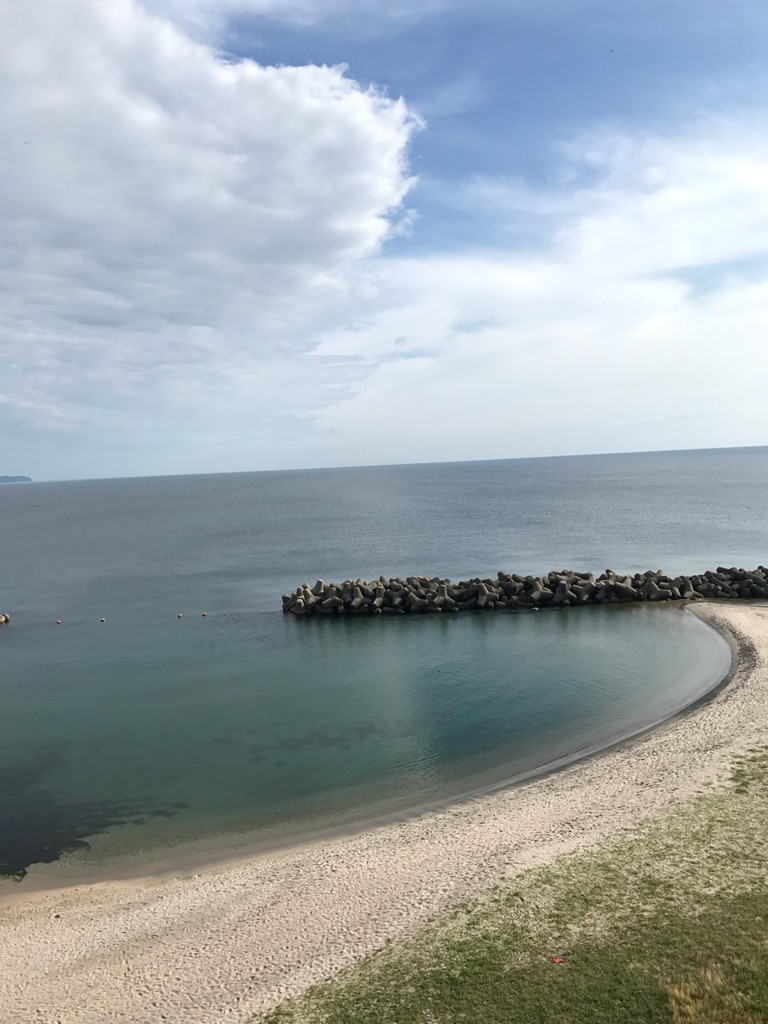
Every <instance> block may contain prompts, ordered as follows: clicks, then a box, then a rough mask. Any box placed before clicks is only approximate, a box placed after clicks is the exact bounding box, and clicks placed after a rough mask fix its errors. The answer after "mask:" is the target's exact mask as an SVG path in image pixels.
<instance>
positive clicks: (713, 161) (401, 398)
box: [314, 124, 768, 462]
mask: <svg viewBox="0 0 768 1024" xmlns="http://www.w3.org/2000/svg"><path fill="white" fill-rule="evenodd" d="M752 127H753V126H750V125H747V124H742V125H741V126H740V128H741V130H740V131H738V132H736V131H732V130H729V131H727V132H724V133H721V134H719V133H718V131H717V126H714V128H713V126H712V125H711V124H710V125H699V126H698V128H697V129H695V130H694V131H693V132H692V134H691V136H690V137H689V138H684V139H675V140H662V139H658V138H640V139H630V138H617V137H613V138H611V137H609V136H607V135H605V134H604V133H601V134H600V135H598V136H594V137H591V138H588V139H583V140H581V143H580V144H579V145H574V146H573V147H571V149H570V152H569V159H570V160H571V161H572V162H574V164H575V165H576V166H575V168H574V169H575V171H577V172H578V171H579V165H581V164H583V162H584V161H587V162H588V163H589V165H590V167H591V169H592V172H593V176H594V173H597V174H598V175H599V181H598V182H597V183H595V184H593V185H592V186H591V187H590V188H588V189H587V188H582V189H577V190H574V191H573V192H571V193H568V192H567V190H565V191H564V190H563V189H562V188H558V189H555V190H554V191H553V192H548V191H544V192H543V193H542V194H536V193H533V194H532V195H531V196H530V202H526V198H525V197H526V190H525V189H523V188H521V187H520V185H519V184H516V183H511V185H510V195H509V197H508V202H507V203H506V205H505V204H504V203H503V202H499V204H498V208H499V215H500V216H502V215H503V211H504V210H505V209H506V210H507V211H508V212H509V211H513V212H514V211H517V210H520V209H523V210H524V212H526V213H528V212H532V213H533V215H535V216H539V217H541V221H540V224H539V227H540V230H541V241H542V242H543V243H544V244H540V245H535V246H533V247H531V249H530V250H529V251H527V252H517V253H515V254H514V255H510V254H509V253H503V252H498V251H497V252H494V253H484V254H474V255H473V254H462V255H460V256H445V255H443V256H434V257H432V258H426V259H421V260H396V261H379V263H378V265H377V271H376V274H375V276H372V277H371V279H370V281H369V287H371V288H372V289H373V294H374V297H373V298H372V299H371V300H369V305H368V308H367V309H366V310H365V312H362V311H358V314H357V315H358V325H357V329H355V330H345V331H337V332H331V333H329V334H326V335H325V336H324V337H323V338H321V339H320V340H319V344H318V348H317V350H316V354H317V356H318V358H319V359H321V360H324V359H332V358H333V357H334V356H337V355H339V354H343V355H345V356H346V357H347V359H348V360H351V362H352V365H351V367H350V369H349V370H348V374H349V378H348V379H349V391H348V394H347V395H346V396H344V397H341V398H340V396H336V399H335V400H334V401H332V402H329V403H328V404H327V405H326V406H325V407H324V408H323V409H322V410H320V411H319V412H318V413H316V414H315V416H314V422H315V424H316V425H317V426H318V427H320V428H322V429H323V430H324V431H326V432H327V435H326V446H327V450H328V451H329V452H331V453H334V452H335V449H337V447H338V448H342V447H343V450H344V451H345V452H346V453H347V457H348V458H349V459H350V461H372V462H376V461H398V459H403V458H407V459H408V460H409V461H413V460H418V459H421V458H427V459H451V458H473V457H474V458H483V457H485V458H490V457H504V456H511V455H526V454H555V453H558V452H578V451H587V450H593V451H601V450H627V449H632V448H644V447H649V448H654V447H686V446H692V447H696V446H706V445H713V446H717V445H722V444H740V443H743V444H750V443H752V444H757V443H763V442H764V438H765V436H766V430H768V411H766V406H765V403H764V401H763V399H762V397H761V394H760V389H759V388H758V389H756V388H755V383H756V382H757V381H765V380H768V346H766V345H765V338H766V337H767V336H768V145H766V143H765V140H764V137H763V135H762V134H761V133H760V132H759V131H757V130H751V128H752ZM736 137H738V140H739V141H738V143H737V142H736V141H735V138H736ZM574 177H576V178H581V177H582V175H581V174H580V173H576V174H575V175H574ZM501 189H503V183H502V184H499V185H498V186H497V198H498V199H499V200H500V199H501V198H502V197H501V195H500V194H499V190H501ZM481 193H482V194H481V195H480V197H479V203H480V204H481V205H486V204H487V202H488V188H487V187H486V185H485V184H483V185H482V187H481ZM553 210H559V212H560V217H559V219H558V220H557V221H556V222H555V223H554V225H553V223H552V211H553ZM697 279H700V281H701V282H703V285H704V286H702V287H696V284H695V282H696V280H697ZM379 353H381V354H382V355H383V358H375V357H376V355H377V354H379ZM355 358H356V359H357V360H358V363H357V365H356V366H355V363H354V360H355ZM337 439H338V440H337ZM350 446H352V450H351V449H350Z"/></svg>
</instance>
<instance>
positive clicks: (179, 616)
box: [176, 612, 184, 619]
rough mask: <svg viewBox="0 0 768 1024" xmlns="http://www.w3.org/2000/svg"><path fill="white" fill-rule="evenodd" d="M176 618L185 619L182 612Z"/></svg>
mask: <svg viewBox="0 0 768 1024" xmlns="http://www.w3.org/2000/svg"><path fill="white" fill-rule="evenodd" d="M176 618H177V619H183V618H184V616H183V615H182V614H181V612H179V614H178V615H177V616H176Z"/></svg>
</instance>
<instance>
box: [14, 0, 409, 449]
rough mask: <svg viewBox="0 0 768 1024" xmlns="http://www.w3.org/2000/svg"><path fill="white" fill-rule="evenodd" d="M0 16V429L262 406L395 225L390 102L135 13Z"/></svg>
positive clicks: (90, 5)
mask: <svg viewBox="0 0 768 1024" xmlns="http://www.w3.org/2000/svg"><path fill="white" fill-rule="evenodd" d="M2 3H3V6H4V7H5V9H6V12H7V14H9V15H12V17H8V18H7V19H4V22H5V26H6V27H5V32H4V36H3V40H2V43H1V44H0V45H1V46H2V51H3V54H2V56H3V59H2V62H0V88H1V89H2V93H3V96H4V97H5V101H4V103H3V105H2V107H1V108H0V146H1V147H2V164H3V176H2V186H0V230H1V231H2V237H3V255H2V257H1V258H0V259H1V262H0V283H1V286H2V288H3V292H4V295H5V300H4V303H3V306H2V312H0V362H1V363H2V365H4V366H6V367H7V366H9V365H11V364H13V365H14V366H15V369H14V370H13V372H12V373H10V374H7V375H6V376H5V386H4V387H3V388H2V398H1V399H0V401H1V403H2V405H1V408H2V413H1V415H2V416H3V423H4V425H6V426H7V425H9V424H13V423H16V424H21V425H29V424H30V423H31V422H34V424H36V425H37V426H39V427H45V426H46V425H52V426H61V425H64V424H66V423H68V422H69V423H74V424H75V425H92V426H102V427H103V426H105V425H109V424H111V425H112V426H114V425H115V423H119V424H121V425H124V424H125V422H126V421H127V420H129V419H132V420H133V423H134V429H138V428H137V427H136V423H135V421H136V418H137V414H138V413H140V412H145V413H153V411H154V410H156V409H158V408H160V407H166V406H167V407H169V408H173V407H178V408H179V409H188V408H189V407H193V408H199V409H200V412H201V414H202V415H206V414H207V415H209V416H215V417H216V416H222V417H224V418H226V415H227V411H228V409H230V408H231V404H230V403H231V400H235V401H236V403H239V405H238V411H239V413H240V414H242V412H243V410H244V408H247V407H248V403H255V402H259V403H261V404H263V406H264V407H265V408H268V407H269V405H270V402H272V403H274V402H276V401H277V398H276V397H275V394H274V393H273V392H274V390H275V388H277V389H278V390H279V388H278V385H277V384H275V385H274V386H273V384H272V382H273V381H280V380H282V379H284V377H285V376H286V374H285V371H284V370H283V369H282V367H284V366H286V365H288V364H289V363H290V361H291V359H292V355H291V353H292V352H293V351H294V349H295V346H296V345H297V338H298V337H300V335H301V332H302V331H303V330H305V329H306V325H307V323H308V322H310V321H311V322H313V323H315V322H317V320H318V319H321V318H322V316H323V314H324V310H325V309H326V308H327V307H328V305H329V304H332V303H333V302H335V301H337V300H338V297H339V296H340V295H343V294H344V290H345V288H346V284H345V275H346V272H347V268H348V267H349V266H350V265H351V264H353V263H354V262H355V261H357V260H359V259H361V258H363V257H366V256H369V255H371V254H374V253H375V252H376V251H377V250H378V248H379V246H380V245H381V243H382V242H383V240H384V239H385V238H386V237H387V236H388V235H389V234H390V232H391V231H392V230H393V223H396V221H397V220H398V218H400V217H401V216H402V215H403V211H402V210H401V201H402V199H403V197H404V195H405V193H406V192H407V190H408V188H409V186H410V184H411V182H410V179H409V176H408V171H407V164H406V149H407V145H408V142H409V138H410V136H411V133H412V131H413V130H414V127H415V121H414V119H413V118H412V117H411V115H410V114H409V112H408V110H407V109H406V107H405V105H404V104H403V103H402V102H400V101H393V100H391V99H389V98H386V97H384V96H382V95H380V94H377V93H376V92H374V91H372V90H368V89H364V88H361V87H360V86H358V84H357V83H355V82H354V81H352V80H350V79H349V78H347V77H345V75H344V72H343V70H342V69H338V68H329V67H311V66H310V67H301V68H290V67H280V68H275V67H260V66H258V65H256V64H254V63H252V62H242V63H239V64H236V65H233V64H226V63H222V62H220V61H218V60H217V59H216V57H215V56H214V54H213V53H212V52H211V51H210V50H209V49H208V48H206V47H205V46H203V45H198V44H196V43H193V42H191V41H190V40H189V39H188V38H186V37H185V36H183V35H182V34H180V33H179V32H178V30H176V29H175V28H173V27H172V26H171V25H170V24H168V23H167V22H164V21H162V20H159V19H157V18H156V17H154V16H150V15H149V14H147V13H146V12H145V11H144V10H143V9H141V8H140V7H138V6H137V5H136V4H135V3H134V2H132V0H110V2H109V3H108V4H107V3H102V2H100V0H70V2H69V3H67V4H61V3H58V2H57V0H41V2H38V3H35V4H21V3H13V2H11V0H2ZM300 390H301V388H300V386H298V385H297V391H300ZM283 402H284V396H283V395H281V396H280V403H281V404H282V403H283Z"/></svg>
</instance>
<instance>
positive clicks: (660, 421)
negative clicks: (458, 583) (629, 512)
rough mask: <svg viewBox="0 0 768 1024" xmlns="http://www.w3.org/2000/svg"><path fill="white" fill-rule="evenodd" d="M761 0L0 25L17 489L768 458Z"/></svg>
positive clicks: (71, 15)
mask: <svg viewBox="0 0 768 1024" xmlns="http://www.w3.org/2000/svg"><path fill="white" fill-rule="evenodd" d="M766 52H768V4H765V2H764V0H730V2H729V3H728V4H723V3H722V2H721V0H646V2H644V3H642V4H638V3H636V2H635V0H632V2H630V0H474V2H473V3H472V4H467V3H465V2H459V0H420V2H419V3H416V2H415V0H390V2H386V0H378V2H374V0H141V2H140V0H109V3H104V0H67V3H66V4H62V3H61V0H36V3H34V4H30V3H28V2H26V0H0V90H1V91H2V96H3V104H2V105H0V166H1V167H2V173H1V174H0V241H1V244H0V290H1V293H2V298H1V301H0V431H2V437H3V440H4V445H3V452H4V454H3V457H2V459H0V474H3V473H7V474H10V473H19V474H25V475H29V476H32V477H34V478H35V479H69V478H94V477H111V476H141V475H155V474H168V473H207V472H233V471H250V470H263V469H284V468H286V469H291V468H301V467H321V466H343V465H370V464H383V463H404V462H432V461H452V460H465V459H496V458H516V457H529V456H544V455H560V454H577V453H583V452H608V451H646V450H663V449H675V448H707V447H721V446H722V447H725V446H736V445H758V444H765V443H766V441H767V440H768V402H766V397H765V396H766V388H767V386H768V130H767V129H768V64H766V60H765V54H766Z"/></svg>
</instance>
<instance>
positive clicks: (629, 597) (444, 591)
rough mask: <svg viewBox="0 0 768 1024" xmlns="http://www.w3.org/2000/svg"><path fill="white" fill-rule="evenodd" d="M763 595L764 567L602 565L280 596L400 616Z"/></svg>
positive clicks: (766, 594)
mask: <svg viewBox="0 0 768 1024" xmlns="http://www.w3.org/2000/svg"><path fill="white" fill-rule="evenodd" d="M703 598H707V599H708V600H711V599H734V598H738V599H750V598H768V569H766V568H765V566H762V565H760V566H758V567H757V569H753V570H747V569H736V568H731V569H726V568H723V567H722V566H720V567H719V568H717V569H715V570H712V571H707V572H703V573H698V574H696V575H691V576H667V575H665V574H664V573H663V572H661V570H656V571H651V570H649V571H648V572H643V573H634V574H633V575H628V574H625V573H618V572H614V571H613V570H612V569H606V571H605V572H603V573H601V574H600V575H599V576H595V575H594V573H590V572H571V571H568V570H565V569H564V570H561V571H560V572H550V573H547V574H546V575H545V576H520V575H518V574H517V573H507V572H500V573H498V574H497V576H496V578H495V579H472V580H462V581H461V582H460V583H452V582H451V580H448V579H440V578H438V577H436V576H407V577H406V578H405V579H401V578H400V577H399V576H398V577H395V578H393V579H389V578H387V577H386V576H380V577H379V578H378V579H377V580H370V581H369V580H361V579H358V580H344V582H343V583H325V582H324V581H323V580H318V581H317V583H315V585H314V586H313V587H310V586H309V585H308V584H306V583H304V584H302V585H301V586H300V587H297V589H296V592H295V593H293V594H283V611H284V612H286V613H290V614H291V615H406V614H414V613H420V612H430V613H436V612H440V613H445V612H447V613H450V612H468V611H500V610H505V611H533V610H538V609H540V608H563V607H567V606H570V605H582V604H619V603H626V602H630V601H699V600H702V599H703Z"/></svg>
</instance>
